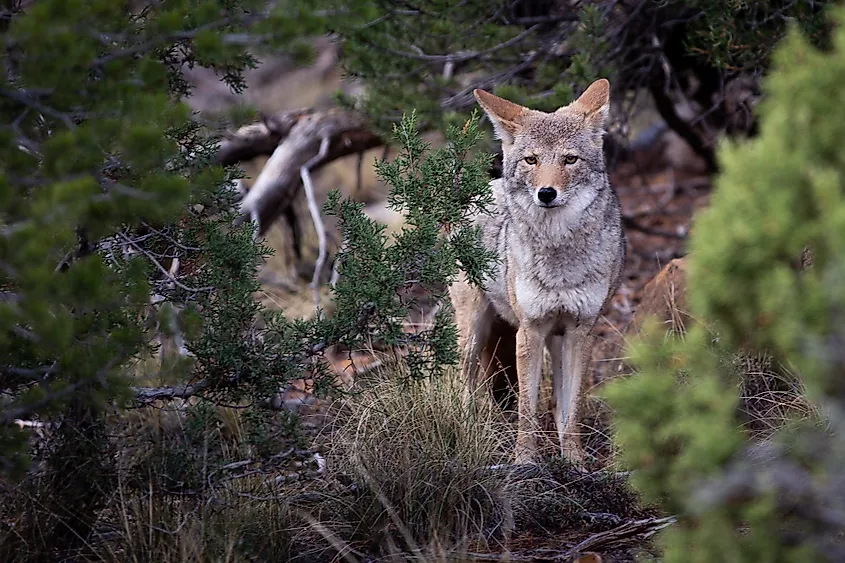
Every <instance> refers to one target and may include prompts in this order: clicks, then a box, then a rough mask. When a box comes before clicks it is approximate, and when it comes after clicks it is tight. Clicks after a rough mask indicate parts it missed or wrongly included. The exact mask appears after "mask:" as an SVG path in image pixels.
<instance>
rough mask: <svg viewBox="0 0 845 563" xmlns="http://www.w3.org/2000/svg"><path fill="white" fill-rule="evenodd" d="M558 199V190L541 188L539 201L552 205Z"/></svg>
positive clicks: (538, 195) (538, 192) (538, 193)
mask: <svg viewBox="0 0 845 563" xmlns="http://www.w3.org/2000/svg"><path fill="white" fill-rule="evenodd" d="M556 197H557V190H555V189H554V188H540V189H539V190H538V191H537V199H539V200H540V201H541V202H543V203H551V202H553V201H554V200H555V198H556Z"/></svg>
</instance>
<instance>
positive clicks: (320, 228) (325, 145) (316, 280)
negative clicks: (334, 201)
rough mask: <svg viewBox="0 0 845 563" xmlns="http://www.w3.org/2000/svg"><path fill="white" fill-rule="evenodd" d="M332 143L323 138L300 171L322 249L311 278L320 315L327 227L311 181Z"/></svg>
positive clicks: (315, 303) (316, 307) (315, 302)
mask: <svg viewBox="0 0 845 563" xmlns="http://www.w3.org/2000/svg"><path fill="white" fill-rule="evenodd" d="M330 143H331V139H330V138H328V137H323V140H322V141H321V142H320V151H319V152H318V153H317V155H316V156H314V157H313V158H312V159H311V160H309V161H308V162H306V163H305V164H303V165H302V168H300V171H299V174H300V176H301V177H302V185H303V186H304V187H305V197H306V198H307V200H308V211H309V212H310V213H311V220H312V221H313V222H314V230H315V231H317V241H318V244H319V249H320V250H319V254H318V256H317V263H316V264H315V265H314V276H313V277H312V278H311V289H312V291H313V292H314V308H315V309H316V311H317V313H318V314H319V312H320V273H321V272H322V271H323V266H324V265H325V264H326V252H327V251H326V226H325V225H324V224H323V218H322V217H321V216H320V208H319V207H318V206H317V198H316V196H315V195H314V182H312V181H311V167H312V166H314V164H316V163H318V162H320V160H322V159H324V158H326V153H327V152H328V151H329V144H330Z"/></svg>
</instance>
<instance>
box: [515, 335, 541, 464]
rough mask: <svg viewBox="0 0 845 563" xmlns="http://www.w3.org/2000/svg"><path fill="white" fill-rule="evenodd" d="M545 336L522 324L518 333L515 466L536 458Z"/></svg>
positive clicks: (530, 461)
mask: <svg viewBox="0 0 845 563" xmlns="http://www.w3.org/2000/svg"><path fill="white" fill-rule="evenodd" d="M543 341H544V338H543V334H542V333H541V332H540V331H539V330H537V329H536V328H535V327H532V326H530V325H526V324H522V325H520V327H519V330H517V332H516V374H517V378H518V380H519V407H518V408H519V421H518V423H517V434H516V463H517V464H523V463H534V462H535V461H536V456H537V430H538V424H537V422H538V421H537V401H538V398H539V395H540V376H541V374H542V370H543V350H544V342H543Z"/></svg>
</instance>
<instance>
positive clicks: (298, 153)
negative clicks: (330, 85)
mask: <svg viewBox="0 0 845 563" xmlns="http://www.w3.org/2000/svg"><path fill="white" fill-rule="evenodd" d="M324 139H325V140H326V141H325V142H326V143H328V146H327V148H326V149H325V150H322V151H321V146H322V145H323V142H324ZM383 144H384V142H383V141H382V139H381V137H379V136H378V135H376V134H375V133H373V132H372V131H371V130H370V129H369V128H368V127H367V125H366V123H365V121H364V119H363V118H362V117H360V116H359V115H357V114H354V113H351V112H347V111H342V110H337V109H332V110H327V111H316V110H311V109H303V110H296V111H290V112H283V113H280V114H276V115H273V116H268V117H265V119H264V121H263V123H257V124H253V125H248V126H245V127H242V128H241V129H240V130H238V132H236V133H235V134H233V135H232V136H231V137H230V138H229V139H226V140H225V141H223V142H222V143H221V145H220V150H219V152H218V156H217V161H218V162H219V163H220V164H223V165H232V164H237V163H239V162H244V161H247V160H251V159H253V158H255V157H257V156H261V155H270V159H269V160H268V161H267V163H266V164H265V165H264V167H263V168H262V170H261V173H260V174H259V175H258V178H256V180H255V183H254V184H253V186H252V188H251V189H250V190H249V192H248V193H247V194H246V195H245V196H244V198H243V200H241V204H240V213H241V217H240V220H239V222H242V221H243V220H244V219H245V218H246V217H250V218H251V219H252V220H253V221H256V222H257V223H258V234H259V235H263V234H264V233H265V232H266V231H267V229H269V228H270V226H271V225H272V224H273V222H274V221H275V220H276V219H277V218H278V217H279V216H280V215H281V214H282V213H284V211H285V210H286V209H287V208H289V207H290V205H291V203H292V202H293V200H294V198H295V197H296V196H297V194H298V193H299V190H300V188H301V186H302V175H301V171H302V169H303V167H307V170H308V171H309V172H312V173H313V172H315V171H317V170H319V169H320V168H321V167H322V166H324V165H326V164H329V163H331V162H333V161H335V160H337V159H339V158H343V157H345V156H348V155H351V154H356V153H361V152H364V151H366V150H369V149H372V148H374V147H377V146H381V145H383ZM315 227H317V228H319V226H318V225H315Z"/></svg>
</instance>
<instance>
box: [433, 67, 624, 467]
mask: <svg viewBox="0 0 845 563" xmlns="http://www.w3.org/2000/svg"><path fill="white" fill-rule="evenodd" d="M609 91H610V84H609V83H608V81H607V80H604V79H602V80H598V81H596V82H594V83H593V84H592V85H591V86H590V87H589V88H588V89H587V90H586V91H585V92H584V93H583V94H582V95H581V97H580V98H578V99H577V100H575V101H574V102H572V103H571V104H570V105H568V106H564V107H562V108H560V109H558V110H557V111H556V112H554V113H551V114H548V113H543V112H539V111H535V110H530V109H528V108H524V107H522V106H519V105H517V104H514V103H512V102H509V101H507V100H503V99H501V98H498V97H497V96H494V95H493V94H490V93H488V92H484V91H482V90H476V91H475V96H476V99H477V100H478V102H479V104H481V106H482V108H484V111H485V112H486V113H487V115H488V116H489V117H490V120H491V121H492V122H493V126H494V129H495V132H496V135H497V137H498V138H500V139H501V140H502V152H503V157H504V159H503V174H502V178H501V179H499V180H494V181H493V182H491V187H492V189H493V195H494V198H495V213H493V214H492V215H482V216H479V217H477V219H476V220H477V223H478V224H479V225H480V226H481V228H482V231H483V233H484V244H485V246H486V247H487V248H489V249H491V250H493V251H494V252H496V253H497V254H498V255H499V256H500V258H501V263H500V264H499V266H498V267H497V271H496V273H495V274H494V275H493V276H491V277H490V278H489V279H487V280H485V284H484V289H480V288H477V287H473V286H470V285H469V284H468V283H467V282H466V279H465V278H461V279H459V280H458V281H457V282H456V283H455V284H453V285H452V286H451V287H450V289H449V292H450V295H451V299H452V303H453V305H454V307H455V311H456V322H457V325H458V331H459V334H460V339H459V345H460V346H461V350H462V353H463V371H464V374H465V377H466V378H467V382H468V386H469V388H470V389H471V390H474V389H475V388H476V387H477V385H478V378H479V377H482V378H483V379H484V381H485V382H489V381H490V375H491V374H492V373H495V372H496V371H498V370H499V368H500V367H502V366H504V367H505V368H511V369H512V368H513V367H515V371H516V378H517V380H518V385H519V392H518V399H517V400H518V414H519V419H518V430H517V443H516V461H517V463H530V462H534V461H536V454H537V444H536V429H537V423H538V419H537V407H538V404H537V403H538V396H539V387H540V378H541V374H542V366H543V353H544V349H548V350H549V355H550V357H551V360H552V390H553V393H554V400H555V409H554V414H555V423H556V426H557V431H558V438H559V442H560V449H561V453H562V455H565V456H567V457H568V458H570V459H571V460H572V461H575V462H577V463H578V462H582V461H583V452H582V448H581V443H580V440H579V438H578V435H577V433H575V432H573V431H574V430H575V428H576V425H577V422H578V412H579V408H580V404H581V401H582V397H583V389H584V385H585V384H586V378H585V377H584V376H585V372H586V368H587V362H588V359H589V357H590V349H591V345H592V337H591V331H592V328H593V326H594V325H595V323H596V321H597V319H598V317H599V315H600V314H601V311H602V309H603V308H604V306H605V304H606V303H607V301H608V300H609V299H610V297H611V296H612V295H613V294H614V293H615V291H616V289H617V288H618V287H619V283H620V277H621V273H622V267H623V263H624V260H625V238H624V235H623V231H622V220H621V210H620V207H619V200H618V198H617V197H616V194H615V193H614V192H613V190H612V188H611V187H610V184H609V182H608V178H607V171H606V169H605V162H604V154H603V151H602V144H603V134H604V127H605V121H606V119H607V116H608V112H609ZM502 326H505V327H512V328H513V330H514V331H515V342H514V343H515V349H514V347H513V346H508V345H505V346H501V349H502V350H503V351H505V352H508V351H513V352H515V353H514V354H513V357H511V358H507V357H506V356H507V354H506V353H505V354H500V353H499V345H500V344H501V341H502V339H503V338H514V336H513V334H514V333H513V332H511V333H510V334H508V331H507V330H501V327H502ZM503 356H504V357H503ZM505 371H506V372H507V369H506V370H505Z"/></svg>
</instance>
